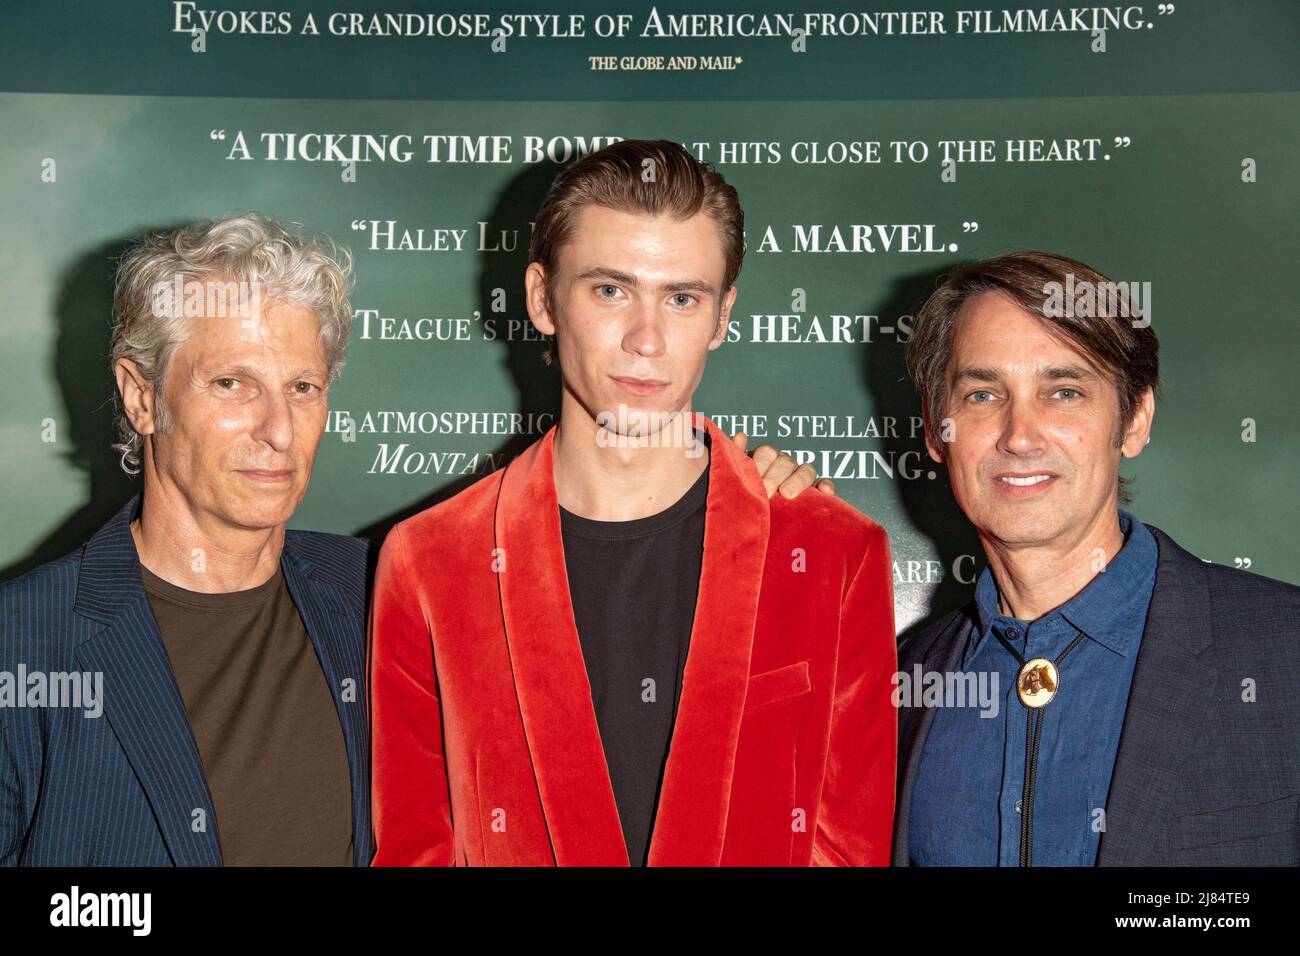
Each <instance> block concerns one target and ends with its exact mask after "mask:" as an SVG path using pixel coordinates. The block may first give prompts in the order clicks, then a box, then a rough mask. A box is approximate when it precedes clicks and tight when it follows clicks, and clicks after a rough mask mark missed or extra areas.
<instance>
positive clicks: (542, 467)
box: [484, 428, 628, 866]
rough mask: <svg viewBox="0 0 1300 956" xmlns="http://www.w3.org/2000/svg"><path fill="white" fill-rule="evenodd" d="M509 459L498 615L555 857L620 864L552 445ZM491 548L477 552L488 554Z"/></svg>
mask: <svg viewBox="0 0 1300 956" xmlns="http://www.w3.org/2000/svg"><path fill="white" fill-rule="evenodd" d="M554 439H555V428H552V429H551V430H550V431H549V432H547V433H546V435H545V437H543V438H542V439H541V440H540V441H538V442H535V443H533V444H532V445H530V446H529V447H528V449H527V450H525V451H524V452H523V454H521V455H520V456H519V457H518V458H516V459H515V460H514V461H513V462H511V463H510V465H509V466H507V468H506V470H505V474H504V475H503V476H502V479H501V489H500V492H499V494H498V499H497V508H496V515H495V534H496V546H497V548H498V552H497V554H495V555H493V556H491V557H492V558H493V559H495V560H496V561H497V562H498V563H497V565H496V566H497V567H498V568H499V569H500V570H499V572H498V574H497V588H498V591H499V593H500V596H501V614H502V623H503V626H504V628H505V635H506V644H507V648H508V651H509V654H510V664H511V667H512V669H513V671H514V680H515V692H516V694H517V695H518V697H519V709H520V713H521V714H522V716H523V723H524V735H525V737H526V738H527V740H528V748H529V752H530V753H531V755H532V761H533V772H534V774H535V775H536V777H537V788H538V792H539V794H540V796H541V801H542V811H543V813H545V815H546V827H547V830H548V831H549V833H550V837H551V848H552V850H553V852H554V853H555V862H556V864H557V865H559V866H627V865H628V855H627V844H626V843H625V842H624V840H623V829H622V825H621V824H620V822H619V816H618V806H617V804H616V803H615V801H614V788H613V785H612V784H611V783H610V778H609V767H608V766H607V764H606V763H605V751H604V748H603V746H602V744H601V740H600V728H599V726H598V725H597V723H596V710H595V706H594V704H593V703H592V699H591V685H590V683H589V682H588V679H587V670H586V664H585V662H584V660H583V656H582V644H581V643H580V641H579V640H578V627H577V624H576V622H575V619H574V614H573V604H572V602H571V601H570V599H569V578H568V572H567V571H566V569H565V565H564V541H563V538H562V537H561V532H560V510H559V502H558V500H557V498H556V494H555V474H554V457H553V452H552V445H553V442H554ZM488 559H489V556H486V555H485V556H484V560H488Z"/></svg>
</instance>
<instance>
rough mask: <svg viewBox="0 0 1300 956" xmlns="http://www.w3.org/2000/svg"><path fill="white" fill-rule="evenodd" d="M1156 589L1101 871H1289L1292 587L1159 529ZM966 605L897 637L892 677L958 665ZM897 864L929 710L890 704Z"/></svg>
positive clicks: (1296, 757)
mask: <svg viewBox="0 0 1300 956" xmlns="http://www.w3.org/2000/svg"><path fill="white" fill-rule="evenodd" d="M1147 527H1148V528H1150V529H1151V533H1152V534H1153V535H1155V539H1156V546H1157V548H1158V549H1159V558H1158V559H1157V564H1156V584H1155V589H1154V591H1153V592H1152V595H1151V607H1150V608H1149V609H1148V611H1147V621H1146V629H1145V631H1144V632H1143V635H1142V645H1141V648H1140V649H1139V651H1138V659H1137V666H1136V669H1135V671H1134V673H1133V685H1132V688H1131V689H1130V691H1129V700H1128V709H1127V711H1126V712H1125V716H1124V729H1123V731H1122V733H1121V735H1120V741H1119V754H1118V755H1117V757H1116V759H1115V769H1114V771H1113V773H1112V776H1111V783H1110V795H1109V797H1108V798H1107V801H1106V829H1105V831H1104V832H1103V833H1102V835H1101V846H1100V849H1099V851H1098V857H1097V865H1098V866H1297V865H1300V588H1297V587H1295V586H1294V585H1291V584H1286V583H1284V582H1282V581H1274V580H1272V579H1271V578H1266V577H1263V576H1262V575H1258V574H1252V573H1250V572H1247V571H1239V570H1236V569H1235V568H1226V567H1222V566H1221V565H1216V564H1208V563H1206V562H1204V561H1202V560H1201V559H1200V558H1198V557H1196V556H1195V555H1192V554H1189V553H1188V552H1187V551H1185V550H1184V549H1183V548H1181V547H1180V546H1179V545H1178V544H1177V543H1176V542H1175V541H1174V540H1173V539H1172V538H1170V537H1169V535H1167V534H1165V533H1164V532H1163V531H1161V530H1160V529H1159V528H1156V527H1154V526H1152V525H1147ZM977 620H978V618H977V615H976V614H975V610H974V604H970V605H967V606H966V607H963V608H959V609H958V610H956V611H953V612H952V613H951V614H949V615H947V616H946V617H944V618H942V619H940V620H939V621H936V622H935V623H934V624H931V625H930V626H929V627H927V628H925V629H923V630H921V631H919V632H918V633H917V634H915V635H913V636H912V637H910V638H908V639H906V640H904V641H903V642H902V644H901V645H900V646H899V651H898V669H899V670H900V671H904V672H908V673H910V672H911V670H912V668H914V667H915V666H916V665H917V664H920V665H921V668H922V671H923V672H929V671H938V672H940V673H947V672H950V671H954V670H959V669H960V667H959V665H960V660H961V653H962V651H963V649H964V648H965V646H966V640H967V638H968V636H969V634H970V631H971V629H972V628H974V627H976V626H977V623H976V622H977ZM898 713H899V723H898V730H899V749H898V759H899V778H898V804H897V810H896V812H895V816H894V865H895V866H908V865H909V863H910V858H909V854H908V823H909V820H910V816H911V805H912V791H913V785H914V784H915V782H916V775H917V768H918V766H919V765H920V760H921V753H922V751H923V749H924V747H925V739H926V734H927V733H928V732H929V729H930V725H931V723H933V721H934V716H935V709H934V708H933V707H920V708H917V707H902V708H900V709H899V712H898Z"/></svg>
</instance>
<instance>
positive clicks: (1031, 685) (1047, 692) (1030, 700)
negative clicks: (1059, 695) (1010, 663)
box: [1016, 657, 1061, 707]
mask: <svg viewBox="0 0 1300 956" xmlns="http://www.w3.org/2000/svg"><path fill="white" fill-rule="evenodd" d="M1060 686H1061V681H1060V675H1059V674H1058V673H1057V670H1056V665H1055V664H1053V663H1052V662H1051V661H1049V660H1048V659H1047V658H1046V657H1035V658H1034V659H1033V660H1031V661H1025V664H1024V666H1023V667H1021V668H1020V673H1019V675H1017V677H1016V692H1017V693H1018V694H1019V695H1020V702H1021V703H1022V704H1024V705H1025V706H1026V707H1046V706H1047V705H1048V704H1049V703H1051V701H1052V698H1053V697H1055V696H1056V689H1057V688H1058V687H1060Z"/></svg>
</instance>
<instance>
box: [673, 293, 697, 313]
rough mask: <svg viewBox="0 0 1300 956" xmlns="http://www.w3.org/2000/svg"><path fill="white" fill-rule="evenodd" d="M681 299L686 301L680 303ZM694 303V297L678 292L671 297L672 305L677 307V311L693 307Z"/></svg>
mask: <svg viewBox="0 0 1300 956" xmlns="http://www.w3.org/2000/svg"><path fill="white" fill-rule="evenodd" d="M682 299H685V300H686V301H684V302H683V301H680V300H682ZM694 302H695V296H693V295H688V294H687V293H685V292H678V293H677V294H676V295H675V296H673V305H675V306H677V307H678V308H679V309H685V308H687V307H689V306H691V305H693V304H694Z"/></svg>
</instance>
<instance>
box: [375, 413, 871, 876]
mask: <svg viewBox="0 0 1300 956" xmlns="http://www.w3.org/2000/svg"><path fill="white" fill-rule="evenodd" d="M696 422H697V427H700V428H707V429H708V431H709V434H710V435H711V437H712V453H711V460H710V464H709V492H708V503H707V506H706V511H705V528H704V559H703V565H702V570H701V574H700V587H699V597H698V600H697V605H696V611H695V623H694V626H693V629H692V631H691V641H690V647H689V652H688V655H687V659H686V670H685V675H684V679H683V686H682V695H681V700H680V703H679V706H678V713H677V719H676V723H675V725H674V728H673V734H672V738H671V743H670V747H669V752H668V762H667V766H666V768H665V771H664V779H663V785H662V791H661V793H660V798H659V807H658V811H657V815H656V817H655V822H654V830H653V833H652V836H651V842H650V853H649V862H650V864H651V865H652V866H715V865H777V866H788V865H796V866H804V865H810V864H811V865H833V866H846V865H853V866H860V865H880V866H884V865H887V864H888V863H889V850H890V835H891V827H892V822H893V815H894V790H895V775H894V774H895V759H896V751H897V730H896V727H897V723H896V721H897V713H896V711H895V709H894V707H893V705H892V703H891V694H892V691H893V686H892V683H891V677H892V676H893V674H894V671H895V645H894V617H893V587H892V584H893V578H892V574H891V563H890V557H889V539H888V538H887V537H886V535H885V532H884V530H883V529H881V528H880V527H879V526H878V525H876V524H875V523H873V522H872V521H871V520H870V519H868V518H866V517H865V516H863V515H862V514H861V513H859V512H858V511H855V510H854V509H853V508H852V507H850V506H849V505H847V504H845V503H844V502H843V501H841V500H839V499H838V498H833V497H829V496H826V495H823V494H821V493H820V492H817V491H810V492H808V493H806V494H803V495H801V496H800V497H798V498H795V499H793V500H787V499H785V498H783V497H781V496H780V495H777V496H775V497H773V498H772V499H771V500H770V501H769V500H768V498H767V495H766V493H765V491H764V489H763V484H762V482H761V481H760V479H759V477H758V473H757V471H756V469H755V468H754V465H753V463H752V462H751V461H750V460H749V459H748V458H747V457H746V456H745V455H744V453H742V452H741V451H740V450H739V449H738V448H736V447H735V445H734V444H733V443H732V441H731V439H730V438H728V437H727V436H726V435H724V434H722V432H721V431H719V430H718V428H717V426H715V425H714V424H713V422H712V421H710V420H709V419H708V418H706V417H705V416H703V415H699V414H698V413H697V417H696ZM554 436H555V429H554V428H552V429H551V431H550V432H548V433H547V434H546V436H545V437H543V438H542V439H540V440H539V441H538V442H536V443H535V444H533V445H532V446H530V447H529V448H528V450H527V451H525V452H524V453H523V454H522V455H520V456H519V457H518V458H517V459H515V460H514V462H512V463H511V464H510V465H509V466H508V467H507V468H504V469H501V470H498V471H496V472H494V473H493V474H491V475H488V476H487V477H485V478H484V479H483V480H481V481H479V482H477V483H476V484H474V485H473V486H471V487H470V488H468V489H466V490H465V491H463V492H461V493H460V494H459V495H457V496H455V497H454V498H451V499H450V500H448V501H445V502H443V503H441V504H439V505H437V506H435V507H433V508H430V509H428V510H427V511H424V512H421V513H420V514H418V515H415V516H414V517H412V518H409V519H407V520H406V521H403V522H401V523H400V524H398V525H397V526H396V527H394V528H393V530H392V532H391V533H390V534H389V536H388V539H387V540H386V541H385V542H384V547H383V550H382V552H381V555H380V560H379V570H378V576H377V580H376V584H375V597H374V609H373V617H372V620H371V648H370V665H369V670H370V681H371V707H372V714H371V718H372V732H373V735H374V736H373V754H374V784H373V786H374V791H373V796H374V800H373V813H374V827H375V836H376V838H377V840H378V851H377V853H376V856H375V858H374V865H376V866H385V865H453V864H458V865H488V866H551V865H557V864H558V865H564V866H573V865H580V866H581V865H588V866H627V865H628V855H627V849H626V846H625V844H624V842H623V833H622V829H621V827H620V825H619V817H618V808H617V806H616V804H615V801H614V792H613V788H612V786H611V784H610V779H609V771H608V768H607V766H606V764H605V757H604V751H603V749H602V746H601V740H600V731H599V728H598V726H597V723H596V715H595V710H594V708H593V706H592V701H591V691H590V686H589V684H588V681H587V673H586V668H585V664H584V662H583V657H582V647H581V644H580V643H579V640H578V632H577V628H576V626H575V624H574V616H573V606H572V604H571V603H570V600H569V588H568V578H567V576H566V572H565V566H564V547H563V543H562V540H561V537H560V516H559V510H558V505H557V503H556V494H555V480H554V472H553V456H552V442H553V439H554Z"/></svg>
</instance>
